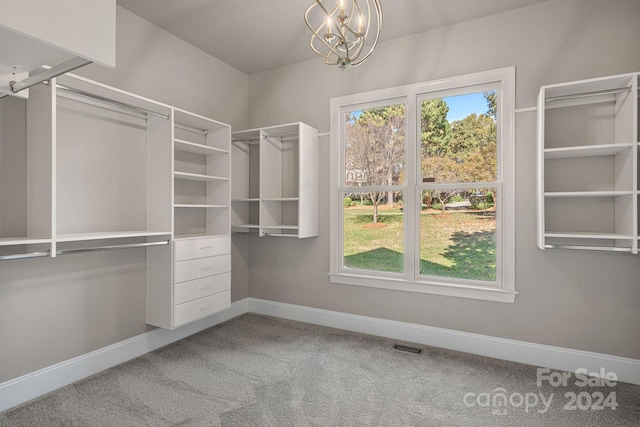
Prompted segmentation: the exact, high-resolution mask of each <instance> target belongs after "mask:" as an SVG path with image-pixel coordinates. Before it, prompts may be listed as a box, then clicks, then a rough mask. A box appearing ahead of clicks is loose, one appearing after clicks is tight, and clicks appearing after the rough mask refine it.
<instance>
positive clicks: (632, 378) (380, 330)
mask: <svg viewBox="0 0 640 427" xmlns="http://www.w3.org/2000/svg"><path fill="white" fill-rule="evenodd" d="M247 312H250V313H257V314H264V315H268V316H274V317H280V318H283V319H290V320H297V321H300V322H306V323H313V324H316V325H322V326H328V327H332V328H337V329H344V330H348V331H354V332H360V333H365V334H371V335H377V336H381V337H385V338H391V339H396V340H402V341H409V342H413V343H417V344H423V345H430V346H434V347H441V348H447V349H451V350H457V351H463V352H466V353H473V354H478V355H481V356H488V357H495V358H497V359H503V360H510V361H513V362H520V363H526V364H530V365H534V366H542V367H547V368H553V369H560V370H564V371H568V372H575V371H576V369H579V368H585V369H587V370H588V371H589V372H599V371H600V369H602V368H604V369H605V371H606V372H613V373H615V374H616V375H617V377H618V380H619V381H623V382H627V383H632V384H640V360H636V359H629V358H624V357H617V356H611V355H607V354H600V353H592V352H587V351H580V350H572V349H567V348H562V347H553V346H548V345H542V344H533V343H528V342H524V341H516V340H509V339H503V338H495V337H490V336H486V335H479V334H471V333H467V332H458V331H453V330H449V329H441V328H433V327H430V326H423V325H416V324H412V323H404V322H396V321H392V320H384V319H378V318H374V317H366V316H359V315H354V314H348V313H341V312H338V311H330V310H322V309H317V308H311V307H304V306H299V305H292V304H285V303H280V302H274V301H267V300H261V299H256V298H246V299H243V300H240V301H236V302H234V303H233V304H231V307H230V308H228V309H227V310H224V311H222V312H220V313H217V314H215V315H213V316H211V317H208V318H206V319H203V320H201V321H198V322H195V323H192V324H190V325H186V326H183V327H181V328H179V329H176V330H173V331H169V330H165V329H154V330H152V331H150V332H147V333H144V334H141V335H138V336H136V337H133V338H130V339H128V340H124V341H121V342H118V343H115V344H113V345H110V346H107V347H104V348H101V349H99V350H96V351H92V352H90V353H87V354H84V355H82V356H79V357H75V358H73V359H69V360H66V361H64V362H61V363H57V364H55V365H52V366H49V367H47V368H44V369H41V370H38V371H35V372H31V373H29V374H27V375H23V376H21V377H18V378H15V379H13V380H10V381H7V382H4V383H2V384H0V412H1V411H5V410H7V409H9V408H12V407H14V406H17V405H20V404H22V403H25V402H28V401H29V400H31V399H35V398H37V397H39V396H42V395H44V394H46V393H49V392H51V391H53V390H56V389H58V388H60V387H64V386H66V385H68V384H71V383H73V382H76V381H79V380H81V379H83V378H86V377H89V376H91V375H94V374H97V373H98V372H101V371H103V370H105V369H109V368H111V367H113V366H115V365H118V364H120V363H123V362H126V361H128V360H131V359H134V358H136V357H138V356H141V355H143V354H145V353H148V352H150V351H153V350H156V349H158V348H160V347H164V346H165V345H168V344H171V343H173V342H175V341H178V340H181V339H183V338H186V337H188V336H189V335H193V334H195V333H197V332H200V331H202V330H204V329H207V328H210V327H211V326H215V325H217V324H219V323H222V322H225V321H227V320H230V319H233V318H234V317H237V316H240V315H242V314H244V313H247Z"/></svg>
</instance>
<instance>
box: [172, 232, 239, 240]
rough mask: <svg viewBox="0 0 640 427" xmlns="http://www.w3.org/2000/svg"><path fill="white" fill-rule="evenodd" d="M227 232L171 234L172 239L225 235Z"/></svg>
mask: <svg viewBox="0 0 640 427" xmlns="http://www.w3.org/2000/svg"><path fill="white" fill-rule="evenodd" d="M227 236H230V235H229V234H215V233H191V234H176V235H175V236H173V240H193V239H202V238H203V237H227Z"/></svg>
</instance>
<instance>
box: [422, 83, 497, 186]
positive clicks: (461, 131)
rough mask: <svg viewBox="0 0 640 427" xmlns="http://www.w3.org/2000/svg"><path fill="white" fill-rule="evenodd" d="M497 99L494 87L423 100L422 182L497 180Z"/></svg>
mask: <svg viewBox="0 0 640 427" xmlns="http://www.w3.org/2000/svg"><path fill="white" fill-rule="evenodd" d="M496 102H497V97H496V92H495V91H490V92H475V93H469V94H465V95H459V96H451V97H447V98H439V99H430V100H428V101H424V102H422V104H421V111H420V115H421V143H422V161H421V170H422V181H423V182H440V183H442V182H494V181H496V179H497V136H496V135H497V134H496V108H497V105H496Z"/></svg>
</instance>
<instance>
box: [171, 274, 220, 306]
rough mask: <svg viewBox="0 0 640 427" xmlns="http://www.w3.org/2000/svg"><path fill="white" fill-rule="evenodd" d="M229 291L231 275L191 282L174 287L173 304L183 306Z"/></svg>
mask: <svg viewBox="0 0 640 427" xmlns="http://www.w3.org/2000/svg"><path fill="white" fill-rule="evenodd" d="M229 289H231V273H222V274H218V275H216V276H209V277H205V278H203V279H196V280H191V281H189V282H184V283H180V284H179V285H175V287H174V289H173V303H174V304H175V305H178V304H183V303H185V302H188V301H193V300H196V299H198V298H202V297H206V296H209V295H213V294H217V293H220V292H224V291H228V290H229Z"/></svg>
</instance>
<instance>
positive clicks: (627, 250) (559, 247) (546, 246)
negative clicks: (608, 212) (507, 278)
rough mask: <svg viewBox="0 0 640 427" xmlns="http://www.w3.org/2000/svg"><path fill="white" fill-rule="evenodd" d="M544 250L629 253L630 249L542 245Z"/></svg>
mask: <svg viewBox="0 0 640 427" xmlns="http://www.w3.org/2000/svg"><path fill="white" fill-rule="evenodd" d="M544 247H545V249H581V250H585V251H608V252H631V248H614V247H611V246H577V245H544Z"/></svg>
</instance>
